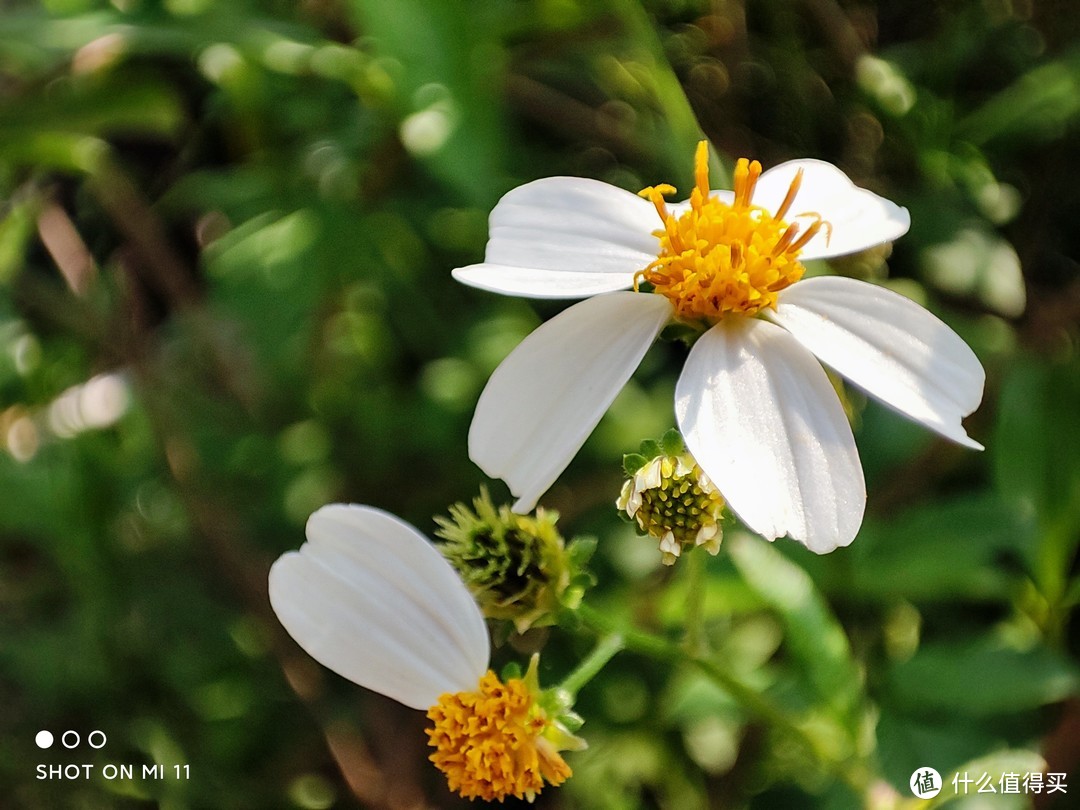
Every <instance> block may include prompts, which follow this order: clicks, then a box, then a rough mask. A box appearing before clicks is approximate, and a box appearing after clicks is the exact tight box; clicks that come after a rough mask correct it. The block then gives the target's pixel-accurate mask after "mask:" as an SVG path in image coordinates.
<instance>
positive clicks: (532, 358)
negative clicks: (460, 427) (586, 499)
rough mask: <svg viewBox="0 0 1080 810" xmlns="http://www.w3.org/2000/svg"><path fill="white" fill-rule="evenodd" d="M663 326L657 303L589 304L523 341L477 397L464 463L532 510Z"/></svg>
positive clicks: (598, 300)
mask: <svg viewBox="0 0 1080 810" xmlns="http://www.w3.org/2000/svg"><path fill="white" fill-rule="evenodd" d="M670 317H671V304H670V302H669V301H668V300H667V299H666V298H664V297H663V296H662V295H648V294H644V293H632V292H615V293H610V294H608V295H600V296H597V297H595V298H589V299H587V300H585V301H582V302H581V303H578V304H575V305H574V306H572V307H570V309H568V310H566V311H565V312H562V313H560V314H559V315H557V316H556V317H554V318H552V319H551V320H550V321H548V322H547V323H545V324H542V325H541V326H540V327H539V328H538V329H537V330H536V331H534V332H533V333H532V334H531V335H529V336H528V337H527V338H525V340H523V341H522V342H521V344H520V345H519V346H518V347H517V348H516V349H514V351H512V352H511V353H510V355H509V356H508V357H507V358H506V359H505V360H503V362H502V364H501V365H500V366H499V367H498V368H497V369H495V373H494V374H492V375H491V379H490V380H488V384H487V387H485V388H484V391H483V393H482V394H481V395H480V401H479V402H477V404H476V413H475V414H474V415H473V421H472V426H471V427H470V428H469V457H470V458H472V460H473V461H474V462H476V464H477V466H479V467H480V469H482V470H483V471H484V472H485V473H487V474H488V475H489V476H490V477H492V478H502V479H503V480H504V481H506V483H507V485H508V486H509V487H510V491H511V492H513V493H514V495H515V496H517V498H518V501H517V503H515V504H514V510H515V511H517V512H527V511H529V510H530V509H532V508H533V507H534V506H535V505H536V502H537V500H539V498H540V496H541V495H543V494H544V492H546V491H547V489H548V487H550V486H551V485H552V483H554V481H555V479H556V478H558V477H559V474H560V473H561V472H562V471H563V470H564V469H565V468H566V465H567V464H569V463H570V459H572V458H573V457H574V455H575V454H576V453H577V451H578V450H579V449H581V445H583V444H584V443H585V440H586V439H587V438H588V437H589V434H590V433H592V431H593V428H595V427H596V424H597V422H599V421H600V417H602V416H603V415H604V412H605V411H607V409H608V406H610V405H611V402H612V400H614V399H615V397H616V395H617V394H618V393H619V391H620V390H622V387H623V386H624V385H626V381H627V380H629V379H630V375H631V374H633V373H634V369H636V368H637V366H638V363H640V362H641V358H642V357H644V356H645V352H646V351H648V349H649V346H651V345H652V343H653V341H654V340H655V339H656V336H657V335H658V334H659V332H660V330H661V329H663V327H664V325H665V324H666V323H667V322H668V320H669V319H670Z"/></svg>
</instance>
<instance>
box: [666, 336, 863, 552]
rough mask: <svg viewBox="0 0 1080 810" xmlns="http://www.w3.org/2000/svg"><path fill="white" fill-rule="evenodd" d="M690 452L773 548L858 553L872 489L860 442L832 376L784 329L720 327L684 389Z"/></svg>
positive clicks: (702, 344) (679, 395)
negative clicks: (789, 545)
mask: <svg viewBox="0 0 1080 810" xmlns="http://www.w3.org/2000/svg"><path fill="white" fill-rule="evenodd" d="M675 416H676V419H677V421H678V423H679V429H680V430H681V431H682V434H683V437H684V438H685V439H686V446H687V449H688V450H689V451H690V453H691V455H693V456H694V458H696V459H697V461H698V464H700V465H701V468H702V469H703V470H704V471H705V473H706V474H707V475H708V476H709V478H711V479H712V482H713V483H714V484H715V485H716V487H717V488H718V489H719V490H720V492H721V494H722V495H723V496H724V498H726V499H727V502H728V505H729V506H730V507H731V508H732V510H734V512H735V513H736V514H737V515H738V516H739V517H740V518H741V519H742V521H743V522H744V523H745V524H746V525H747V526H749V527H750V528H751V529H752V530H753V531H755V532H757V533H758V534H760V535H762V536H763V537H765V538H766V539H768V540H773V539H775V538H777V537H780V536H782V535H785V534H787V535H790V536H791V537H792V538H793V539H795V540H798V541H799V542H801V543H803V544H805V545H806V547H807V548H809V549H810V550H811V551H814V552H817V553H818V554H824V553H826V552H829V551H832V550H833V549H835V548H836V547H838V546H846V545H847V544H848V543H850V542H851V541H852V540H853V539H854V537H855V534H856V533H857V532H858V530H859V526H860V524H861V523H862V516H863V508H864V507H865V505H866V486H865V484H864V482H863V474H862V467H861V466H860V464H859V456H858V452H857V451H856V449H855V440H854V439H853V438H852V435H851V428H850V427H849V426H848V422H847V418H846V417H845V416H844V410H843V408H842V407H841V405H840V400H839V399H838V397H837V396H836V391H835V390H834V389H833V387H832V386H831V385H830V384H829V380H828V378H827V377H826V376H825V371H824V370H823V369H822V368H821V365H820V364H819V363H818V361H817V360H815V359H814V356H813V355H812V354H810V353H809V352H808V351H806V349H804V348H803V347H802V346H800V345H799V344H798V343H797V342H796V341H795V339H794V338H792V337H791V335H789V334H788V333H787V332H785V331H784V330H783V329H781V328H780V327H778V326H776V325H774V324H771V323H768V322H767V321H762V320H757V319H745V320H739V321H736V322H733V323H730V324H728V323H722V324H719V325H717V326H714V327H713V328H712V329H710V330H709V331H708V332H706V333H705V334H704V335H702V336H701V337H700V338H698V341H697V343H695V344H694V347H693V348H692V349H691V350H690V356H689V357H688V358H687V360H686V366H685V368H683V372H682V376H680V377H679V382H678V385H677V386H676V388H675Z"/></svg>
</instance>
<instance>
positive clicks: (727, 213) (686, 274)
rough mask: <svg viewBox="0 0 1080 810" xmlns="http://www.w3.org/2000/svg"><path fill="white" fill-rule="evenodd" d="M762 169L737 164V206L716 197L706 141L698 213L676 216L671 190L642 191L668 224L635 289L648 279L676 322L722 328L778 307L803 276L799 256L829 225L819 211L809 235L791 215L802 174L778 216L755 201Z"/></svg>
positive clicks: (696, 195)
mask: <svg viewBox="0 0 1080 810" xmlns="http://www.w3.org/2000/svg"><path fill="white" fill-rule="evenodd" d="M760 175H761V164H760V163H758V162H757V161H756V160H755V161H753V162H750V161H748V160H746V159H745V158H740V159H739V161H738V163H737V164H736V166H735V195H734V199H733V200H732V201H731V203H730V204H729V203H726V202H723V201H721V200H719V199H717V198H715V197H711V196H710V191H709V150H708V145H707V143H706V142H705V141H702V142H701V143H699V144H698V148H697V153H696V154H695V157H694V180H695V183H694V190H693V192H691V194H690V208H689V210H686V211H684V212H683V213H681V214H679V215H678V216H676V215H674V214H672V213H670V212H669V211H668V208H667V205H666V204H665V202H664V196H665V195H668V194H672V193H674V191H675V189H674V188H672V187H671V186H668V185H661V186H650V187H648V188H646V189H643V190H642V191H641V192H640V196H642V197H645V198H646V199H648V200H649V201H651V202H652V203H653V205H654V206H655V207H656V212H657V213H658V214H659V215H660V219H661V221H662V222H663V223H664V227H663V228H662V229H660V230H657V231H654V232H653V234H654V235H655V236H656V237H657V238H658V239H659V240H660V251H659V253H658V255H657V258H656V260H655V261H654V262H652V263H651V264H649V266H648V267H646V268H645V269H644V270H640V271H638V273H637V276H636V277H635V284H634V286H635V289H636V288H637V287H638V285H639V284H640V283H641V282H643V281H645V282H648V283H649V284H651V285H652V287H653V291H654V292H657V293H659V294H661V295H665V296H667V297H668V298H669V299H670V300H671V302H672V304H674V305H675V310H676V317H677V318H678V319H679V320H682V321H686V322H691V323H692V322H696V321H700V320H705V321H707V322H708V323H715V322H716V321H719V320H720V319H721V318H723V317H724V316H725V315H727V314H729V313H737V314H740V315H754V314H756V313H758V312H760V311H761V310H763V309H766V308H775V307H776V296H777V294H778V293H779V292H780V291H781V290H783V289H784V288H785V287H788V286H790V285H791V284H794V283H795V282H796V281H798V280H799V279H800V278H802V275H803V272H804V268H803V266H802V265H801V264H800V263H799V261H798V255H799V252H800V251H801V250H802V249H803V247H805V245H806V243H807V242H809V241H810V240H811V239H813V238H814V236H816V235H817V233H818V232H819V231H820V230H821V229H822V227H826V228H827V226H828V224H827V223H826V222H824V221H823V220H822V219H821V218H820V217H819V216H817V215H816V214H813V213H810V214H804V215H800V216H808V217H811V218H812V221H811V223H810V225H809V226H808V227H806V229H805V230H804V231H802V233H800V226H799V224H798V223H791V224H789V223H787V222H785V221H784V216H785V215H786V214H787V212H788V209H789V208H790V207H791V204H792V203H793V202H794V200H795V195H796V194H798V191H799V186H800V185H801V183H802V170H800V171H799V172H798V173H797V174H796V175H795V178H794V179H793V180H792V182H791V187H790V188H789V189H788V193H787V196H786V197H785V198H784V201H783V202H782V203H781V205H780V207H779V208H778V209H777V210H776V211H775V212H771V213H770V212H769V211H766V210H765V209H764V208H761V207H760V206H755V205H753V203H752V200H753V196H754V186H755V185H756V184H757V181H758V177H759V176H760Z"/></svg>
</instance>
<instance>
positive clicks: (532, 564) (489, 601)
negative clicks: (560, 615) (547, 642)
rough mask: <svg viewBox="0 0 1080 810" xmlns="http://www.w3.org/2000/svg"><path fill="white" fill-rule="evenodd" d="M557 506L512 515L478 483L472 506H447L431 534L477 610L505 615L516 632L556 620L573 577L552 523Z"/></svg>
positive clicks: (558, 535)
mask: <svg viewBox="0 0 1080 810" xmlns="http://www.w3.org/2000/svg"><path fill="white" fill-rule="evenodd" d="M558 519H559V515H558V513H557V512H553V511H550V510H544V509H537V510H536V515H535V516H531V515H516V514H514V513H513V512H511V511H510V507H508V506H500V507H498V508H496V507H495V505H494V504H493V503H492V502H491V496H490V495H488V492H487V490H486V489H485V488H483V487H481V490H480V497H478V498H474V499H473V505H472V509H470V508H469V507H468V506H467V505H466V504H464V503H457V504H454V505H453V506H451V507H450V517H443V516H438V517H436V518H435V522H436V523H437V524H438V525H439V529H438V531H436V532H435V534H436V535H437V536H438V537H439V538H441V539H442V541H443V542H441V543H439V544H438V547H439V550H440V551H441V552H442V554H443V556H444V557H445V558H446V559H447V560H448V561H449V562H450V564H451V565H452V566H454V569H455V570H456V571H457V572H458V574H460V576H461V578H462V580H464V582H465V584H466V585H467V586H468V588H469V590H470V592H471V593H472V595H473V598H475V599H476V601H477V604H479V605H480V610H481V611H482V612H483V614H484V615H485V616H487V617H488V618H491V619H509V620H510V621H512V622H513V623H514V626H515V628H516V629H517V631H518V632H519V633H524V632H525V631H526V630H528V629H529V628H530V627H534V626H543V625H548V624H554V622H555V612H556V610H557V609H558V606H559V603H560V599H562V597H563V596H564V593H565V592H566V591H567V588H568V586H569V585H570V583H571V562H570V560H569V559H568V556H567V553H566V550H565V544H564V542H563V538H562V535H561V534H559V531H558V529H556V528H555V523H556V521H558Z"/></svg>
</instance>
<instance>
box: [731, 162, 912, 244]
mask: <svg viewBox="0 0 1080 810" xmlns="http://www.w3.org/2000/svg"><path fill="white" fill-rule="evenodd" d="M800 169H801V170H802V171H803V177H802V183H801V185H800V187H799V192H798V194H796V196H795V201H794V203H793V204H792V205H791V208H790V210H789V211H788V213H787V214H786V215H785V217H784V218H785V219H786V220H787V221H788V222H797V223H799V224H800V225H801V226H802V227H803V228H805V227H807V226H809V225H810V224H811V223H812V222H813V221H814V218H813V217H812V216H800V215H804V214H817V215H819V216H820V217H821V218H822V219H824V220H826V221H827V222H828V223H829V226H830V227H829V228H823V229H822V230H821V231H820V232H819V233H818V235H817V236H815V237H814V238H813V239H811V240H810V241H809V242H808V243H807V244H806V247H804V248H803V250H802V253H801V254H800V258H801V259H803V260H809V259H820V258H827V257H829V256H843V255H845V254H848V253H856V252H858V251H860V250H866V249H867V248H871V247H874V246H876V245H880V244H883V243H885V242H892V241H893V240H895V239H898V238H900V237H901V236H903V235H904V234H905V233H907V231H908V228H909V227H910V226H911V217H910V215H909V214H908V211H907V209H906V208H901V207H900V206H898V205H896V203H893V202H891V201H889V200H887V199H885V198H884V197H879V196H878V195H877V194H874V192H872V191H867V190H866V189H864V188H859V187H858V186H856V185H855V184H854V183H852V182H851V180H850V179H848V176H847V175H846V174H844V173H843V172H842V171H840V169H838V168H836V167H835V166H833V165H832V164H831V163H826V162H824V161H821V160H791V161H788V162H787V163H781V164H780V165H778V166H774V167H773V168H771V169H769V170H768V171H766V172H764V173H763V174H762V175H761V178H760V179H759V180H758V183H757V188H756V189H755V191H754V199H753V202H754V204H755V205H760V206H762V207H763V208H765V209H766V210H767V211H776V210H777V208H779V207H780V205H781V204H782V202H783V200H784V197H785V196H786V195H787V193H788V189H789V188H790V187H791V182H792V180H793V179H794V178H795V175H796V174H797V173H798V172H799V170H800Z"/></svg>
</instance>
